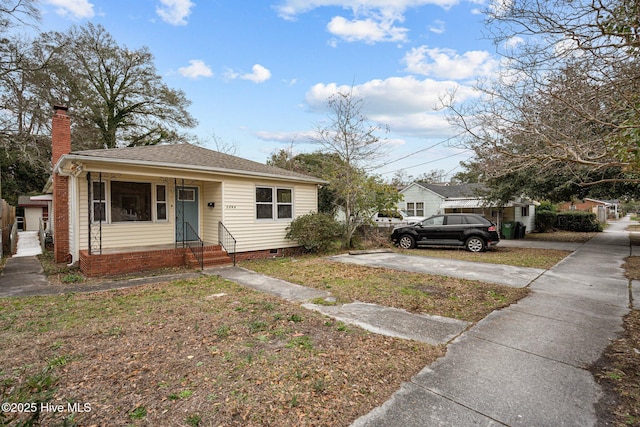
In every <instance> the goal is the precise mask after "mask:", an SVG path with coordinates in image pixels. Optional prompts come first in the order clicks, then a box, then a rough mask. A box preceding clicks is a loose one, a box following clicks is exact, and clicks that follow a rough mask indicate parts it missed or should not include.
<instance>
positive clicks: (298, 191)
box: [75, 168, 318, 252]
mask: <svg viewBox="0 0 640 427" xmlns="http://www.w3.org/2000/svg"><path fill="white" fill-rule="evenodd" d="M134 171H138V172H140V175H137V174H136V173H135V172H134ZM143 173H148V175H143ZM92 175H93V178H94V179H97V172H92ZM182 178H183V177H180V178H179V180H178V183H179V184H180V183H181V179H182ZM184 179H185V182H184V184H185V185H187V186H196V187H198V188H199V189H200V235H201V237H202V239H203V240H204V241H205V242H206V243H217V241H218V222H220V221H221V222H223V223H224V225H225V226H226V227H227V228H228V229H229V231H230V232H231V233H232V234H233V236H234V237H235V238H236V240H237V243H238V245H237V248H236V250H237V251H238V252H245V251H254V250H265V249H277V248H283V247H292V246H296V245H297V244H296V242H293V241H290V240H287V239H285V238H284V236H285V234H286V228H287V226H288V225H289V224H290V222H291V220H277V219H276V220H257V219H256V201H255V188H256V186H268V187H274V188H276V187H278V188H290V189H291V190H292V191H293V215H294V217H297V216H300V215H304V214H306V213H309V212H312V211H316V210H317V208H318V205H317V186H316V184H299V183H296V184H293V183H289V182H285V181H278V180H272V179H259V178H241V177H228V176H224V177H223V176H218V175H215V174H206V173H199V172H197V173H190V174H189V175H188V176H187V175H185V177H184ZM109 180H116V181H133V182H150V183H152V184H164V185H166V186H167V200H168V209H167V210H168V221H164V222H122V223H103V224H102V247H103V249H116V248H131V247H136V246H151V245H166V244H172V243H174V242H175V206H174V205H175V194H174V178H172V177H170V178H167V175H166V171H164V172H163V171H159V170H158V171H155V170H153V169H151V170H147V169H143V168H136V169H132V172H130V173H129V172H128V173H127V174H122V173H115V172H114V171H103V181H109ZM77 184H78V192H79V202H78V203H77V205H76V207H75V210H76V216H75V218H76V221H77V223H78V224H79V226H78V227H77V232H78V236H77V242H78V248H79V249H86V248H87V247H88V245H89V232H88V226H89V224H88V217H89V212H88V209H89V207H88V206H89V204H88V185H87V179H86V174H83V175H82V176H80V177H79V178H78V179H77ZM152 188H154V187H152ZM152 191H153V190H152ZM209 202H213V203H215V206H214V207H209V206H207V204H208V203H209Z"/></svg>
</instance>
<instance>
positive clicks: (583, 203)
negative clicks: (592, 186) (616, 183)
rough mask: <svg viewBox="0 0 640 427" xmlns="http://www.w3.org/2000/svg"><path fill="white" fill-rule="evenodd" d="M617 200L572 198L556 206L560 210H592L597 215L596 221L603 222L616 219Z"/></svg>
mask: <svg viewBox="0 0 640 427" xmlns="http://www.w3.org/2000/svg"><path fill="white" fill-rule="evenodd" d="M619 204H620V202H619V201H618V200H597V199H589V198H585V199H584V200H572V201H570V202H565V203H561V204H560V205H559V206H558V208H559V209H560V210H561V211H582V212H593V213H594V214H596V216H597V217H598V221H600V222H602V223H604V222H606V221H607V219H617V218H618V216H619V214H618V206H619Z"/></svg>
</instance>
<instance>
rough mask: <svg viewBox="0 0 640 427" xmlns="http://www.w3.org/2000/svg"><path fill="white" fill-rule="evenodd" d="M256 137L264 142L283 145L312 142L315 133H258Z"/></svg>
mask: <svg viewBox="0 0 640 427" xmlns="http://www.w3.org/2000/svg"><path fill="white" fill-rule="evenodd" d="M254 135H255V136H256V137H257V138H258V139H261V140H263V141H272V142H280V143H283V144H294V143H305V142H308V141H310V140H311V139H312V138H313V137H314V136H315V132H313V131H311V130H306V131H302V132H272V131H258V132H255V133H254Z"/></svg>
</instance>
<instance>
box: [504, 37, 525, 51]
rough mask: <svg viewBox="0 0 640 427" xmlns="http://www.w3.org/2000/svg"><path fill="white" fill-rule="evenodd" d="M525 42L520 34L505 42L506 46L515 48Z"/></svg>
mask: <svg viewBox="0 0 640 427" xmlns="http://www.w3.org/2000/svg"><path fill="white" fill-rule="evenodd" d="M523 43H524V39H523V38H522V37H519V36H513V37H511V38H509V39H507V40H506V41H505V42H504V45H505V47H507V48H514V47H516V46H519V45H521V44H523Z"/></svg>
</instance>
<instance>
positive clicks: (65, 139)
mask: <svg viewBox="0 0 640 427" xmlns="http://www.w3.org/2000/svg"><path fill="white" fill-rule="evenodd" d="M67 109H68V108H67V107H63V106H59V105H56V106H54V107H53V110H54V115H53V121H52V124H51V163H52V165H53V167H54V168H55V166H56V164H57V163H58V160H60V157H62V156H63V155H65V154H69V153H70V152H71V119H70V118H69V116H68V115H67ZM53 246H54V256H55V261H56V262H70V261H71V254H70V253H69V177H68V176H61V175H59V174H57V173H55V171H54V173H53Z"/></svg>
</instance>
